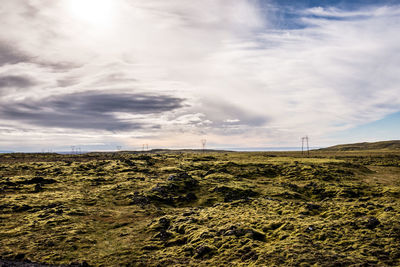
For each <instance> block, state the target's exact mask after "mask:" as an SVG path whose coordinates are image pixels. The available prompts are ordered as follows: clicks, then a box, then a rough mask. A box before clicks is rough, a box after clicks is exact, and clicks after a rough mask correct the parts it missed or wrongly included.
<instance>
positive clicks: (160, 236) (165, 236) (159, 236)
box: [154, 230, 172, 240]
mask: <svg viewBox="0 0 400 267" xmlns="http://www.w3.org/2000/svg"><path fill="white" fill-rule="evenodd" d="M171 236H172V234H171V233H170V232H167V231H164V230H163V231H160V232H159V233H157V234H156V235H155V236H154V238H157V239H161V240H167V239H169V238H170V237H171Z"/></svg>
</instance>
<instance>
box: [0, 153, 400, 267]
mask: <svg viewBox="0 0 400 267" xmlns="http://www.w3.org/2000/svg"><path fill="white" fill-rule="evenodd" d="M0 211H1V213H0V259H9V260H10V259H18V260H22V259H29V260H31V261H34V262H41V263H48V264H71V263H72V262H87V263H88V264H89V265H93V266H166V265H173V266H224V265H235V266H266V265H267V266H274V265H276V266H280V265H284V266H310V265H314V266H351V265H354V266H367V265H368V266H369V265H376V266H394V265H400V246H399V244H400V154H398V152H397V153H390V152H384V153H379V152H376V151H375V152H370V153H369V152H365V151H363V152H360V153H357V152H351V153H347V152H331V153H328V152H314V153H312V154H311V156H310V157H306V158H303V157H301V155H300V154H299V153H295V152H293V153H204V154H203V153H175V154H174V153H169V154H168V153H165V154H134V153H108V154H107V153H99V154H85V155H69V156H67V155H56V154H8V155H2V156H0Z"/></svg>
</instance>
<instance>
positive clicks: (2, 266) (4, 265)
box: [0, 259, 90, 267]
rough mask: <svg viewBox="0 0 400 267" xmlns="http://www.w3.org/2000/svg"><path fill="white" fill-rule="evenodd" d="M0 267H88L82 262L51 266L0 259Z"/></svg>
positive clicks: (88, 266) (28, 261)
mask: <svg viewBox="0 0 400 267" xmlns="http://www.w3.org/2000/svg"><path fill="white" fill-rule="evenodd" d="M0 267H90V265H89V264H88V263H87V262H85V261H83V262H80V263H71V264H68V265H51V264H45V263H36V262H31V261H30V260H23V261H22V260H2V259H0Z"/></svg>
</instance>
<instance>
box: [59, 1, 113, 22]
mask: <svg viewBox="0 0 400 267" xmlns="http://www.w3.org/2000/svg"><path fill="white" fill-rule="evenodd" d="M114 2H115V1H113V0H65V3H66V6H67V9H68V12H69V13H70V14H71V16H72V17H73V18H74V19H76V20H79V21H80V22H83V23H87V24H90V25H91V26H97V27H111V25H112V22H113V17H114V12H115V10H114V9H115V3H114Z"/></svg>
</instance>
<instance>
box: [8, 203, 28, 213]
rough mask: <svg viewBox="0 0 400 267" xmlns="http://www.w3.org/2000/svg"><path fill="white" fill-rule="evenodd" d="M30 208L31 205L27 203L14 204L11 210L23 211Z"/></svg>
mask: <svg viewBox="0 0 400 267" xmlns="http://www.w3.org/2000/svg"><path fill="white" fill-rule="evenodd" d="M31 209H32V207H31V206H29V205H25V204H24V205H22V206H14V207H13V208H12V210H13V211H14V212H23V211H27V210H31Z"/></svg>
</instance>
